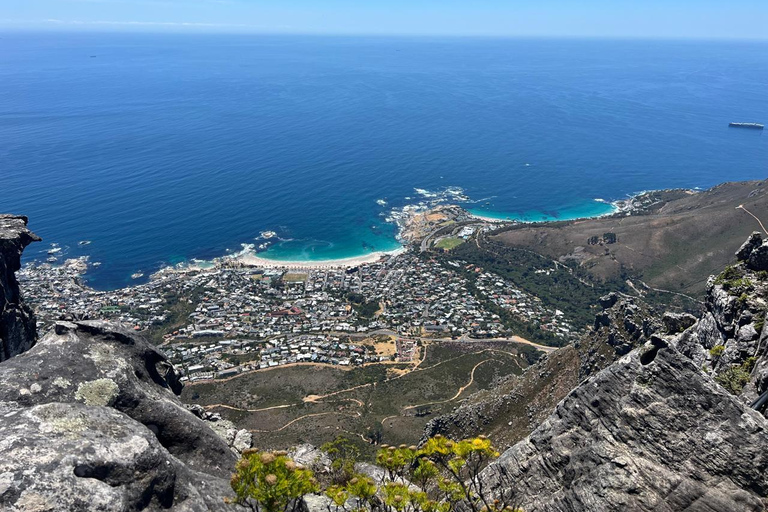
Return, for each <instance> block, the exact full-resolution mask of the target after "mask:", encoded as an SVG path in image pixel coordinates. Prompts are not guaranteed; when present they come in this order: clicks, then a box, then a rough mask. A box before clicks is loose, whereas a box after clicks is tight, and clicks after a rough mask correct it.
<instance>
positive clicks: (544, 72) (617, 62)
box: [0, 33, 768, 289]
mask: <svg viewBox="0 0 768 512" xmlns="http://www.w3.org/2000/svg"><path fill="white" fill-rule="evenodd" d="M767 91H768V43H765V42H704V41H651V40H647V41H644V40H575V39H570V40H569V39H472V38H456V39H445V38H421V39H420V38H381V37H377V38H373V37H371V38H365V37H319V36H316V37H315V36H313V37H310V36H274V35H273V36H266V35H189V34H187V35H180V34H173V35H170V34H169V35H157V34H125V33H123V34H100V33H87V34H83V33H81V34H76V33H5V34H2V35H1V36H0V211H2V212H10V213H17V214H24V215H28V216H29V217H30V227H31V228H32V229H33V230H34V231H35V232H37V233H38V234H39V235H40V236H42V237H43V238H44V241H43V242H42V243H38V244H33V245H32V246H31V247H30V248H29V249H28V250H27V252H26V254H25V260H26V261H32V260H40V259H45V258H46V257H47V254H46V250H47V249H49V248H50V244H51V243H56V244H59V246H60V247H61V248H62V251H61V256H62V258H61V259H63V258H65V257H76V256H83V255H88V256H90V258H91V261H98V262H101V263H102V264H101V266H98V267H94V268H92V269H90V270H89V272H88V273H87V275H86V278H87V280H88V282H89V284H91V285H92V286H94V287H95V288H98V289H111V288H117V287H120V286H125V285H128V284H131V283H135V282H137V281H135V280H132V279H131V275H132V274H134V273H137V272H141V273H144V274H145V277H144V279H146V276H148V275H149V273H151V272H152V271H154V270H157V269H158V268H160V267H162V266H165V265H169V264H175V263H179V262H183V261H189V260H191V259H193V258H198V259H211V258H214V257H218V256H222V255H225V254H227V253H228V252H229V253H231V252H234V251H239V250H241V248H242V247H243V245H242V244H254V245H255V246H256V247H258V245H259V244H261V243H264V242H265V240H264V239H263V237H262V236H261V233H262V232H264V231H274V232H275V235H276V237H275V238H273V239H272V240H271V245H269V246H268V248H266V251H265V252H263V253H262V254H260V255H261V256H264V257H268V258H274V259H282V260H306V259H314V260H323V259H334V258H343V257H350V256H358V255H362V254H366V253H369V252H373V251H385V250H391V249H395V248H397V247H398V246H399V244H398V242H397V240H396V238H395V235H396V232H397V228H396V226H395V224H394V223H392V222H391V215H392V212H393V211H397V209H399V208H402V207H404V206H406V205H409V204H416V203H419V202H421V201H434V200H438V199H440V198H443V199H446V200H449V201H457V200H460V204H462V205H463V206H465V207H466V208H468V209H470V210H471V211H473V212H475V213H478V214H481V215H487V216H491V217H499V218H506V217H512V218H519V219H524V220H550V219H562V218H571V217H578V216H591V215H599V214H602V213H606V212H607V211H609V210H610V205H608V204H606V203H605V202H599V201H596V199H602V200H604V201H611V200H615V199H621V198H624V197H626V196H627V195H629V194H633V193H636V192H639V191H642V190H649V189H660V188H669V187H690V188H694V187H702V188H705V187H709V186H712V185H715V184H717V183H720V182H723V181H730V180H746V179H760V178H765V177H766V170H767V168H768V137H766V136H765V135H763V133H762V132H759V131H751V130H740V129H729V128H728V123H729V122H731V121H745V122H762V123H765V122H766V121H768V94H767ZM84 240H88V241H90V242H91V243H90V244H88V245H79V244H78V242H79V241H84Z"/></svg>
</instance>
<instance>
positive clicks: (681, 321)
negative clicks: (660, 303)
mask: <svg viewBox="0 0 768 512" xmlns="http://www.w3.org/2000/svg"><path fill="white" fill-rule="evenodd" d="M661 321H662V322H663V323H664V328H665V329H666V330H667V333H669V334H677V333H680V332H683V331H684V330H686V329H688V328H689V327H691V326H692V325H693V324H695V323H696V317H695V316H693V315H691V314H688V313H670V312H666V313H664V315H663V316H662V317H661Z"/></svg>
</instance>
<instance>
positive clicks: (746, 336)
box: [736, 324, 758, 342]
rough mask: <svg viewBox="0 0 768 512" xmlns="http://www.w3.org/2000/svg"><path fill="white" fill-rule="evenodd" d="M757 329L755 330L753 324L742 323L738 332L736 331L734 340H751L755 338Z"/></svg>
mask: <svg viewBox="0 0 768 512" xmlns="http://www.w3.org/2000/svg"><path fill="white" fill-rule="evenodd" d="M757 336H758V334H757V331H756V330H755V326H754V325H752V324H747V325H743V326H741V327H740V328H739V330H738V332H737V333H736V341H741V342H744V341H753V340H756V339H757Z"/></svg>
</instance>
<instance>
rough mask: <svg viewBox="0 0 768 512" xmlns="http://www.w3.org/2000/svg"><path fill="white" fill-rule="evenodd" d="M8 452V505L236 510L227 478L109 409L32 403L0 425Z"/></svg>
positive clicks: (3, 465)
mask: <svg viewBox="0 0 768 512" xmlns="http://www.w3.org/2000/svg"><path fill="white" fill-rule="evenodd" d="M0 452H2V453H3V454H4V455H3V457H0V508H2V510H7V511H29V512H31V511H35V512H60V511H83V512H86V511H105V512H113V511H133V510H165V509H167V508H169V507H171V506H173V508H174V509H175V510H186V511H201V512H202V511H216V510H229V508H228V507H227V506H226V505H225V504H224V503H223V501H222V499H221V496H224V495H226V493H227V492H228V490H227V488H226V487H227V485H226V484H227V482H226V480H224V479H217V478H211V476H210V475H208V474H205V473H200V472H197V471H195V470H193V469H191V468H190V467H189V466H188V465H186V464H184V463H183V462H182V461H180V460H179V459H177V458H176V457H174V456H173V455H171V454H169V453H168V451H167V450H166V449H165V447H163V446H162V445H161V444H160V442H159V441H158V439H157V437H155V435H154V434H153V433H152V431H150V430H149V429H147V428H144V427H143V426H142V425H140V424H138V423H136V421H134V420H133V419H131V418H130V417H128V416H127V415H125V414H123V413H121V412H119V411H117V410H115V409H112V408H109V407H99V406H88V405H83V404H77V403H66V404H65V403H56V402H53V403H48V404H42V405H35V406H32V407H28V408H25V409H23V410H21V411H18V412H17V413H15V414H12V415H10V416H6V417H5V418H4V419H3V421H2V422H1V423H0Z"/></svg>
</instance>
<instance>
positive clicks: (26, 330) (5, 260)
mask: <svg viewBox="0 0 768 512" xmlns="http://www.w3.org/2000/svg"><path fill="white" fill-rule="evenodd" d="M39 240H40V238H39V237H38V236H37V235H35V234H34V233H32V232H31V231H30V230H29V229H27V218H26V217H22V216H19V215H5V214H0V361H5V360H6V359H8V358H10V357H13V356H15V355H16V354H21V353H22V352H24V351H25V350H29V349H30V348H31V347H32V346H33V345H34V344H35V342H36V341H37V330H36V328H35V315H34V314H33V313H32V310H31V309H30V308H29V306H27V305H26V304H24V303H23V302H22V300H21V296H20V294H19V283H18V281H16V276H15V272H16V271H17V270H19V268H20V267H21V253H22V252H23V251H24V248H25V247H27V246H28V245H29V244H30V243H32V242H35V241H39Z"/></svg>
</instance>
